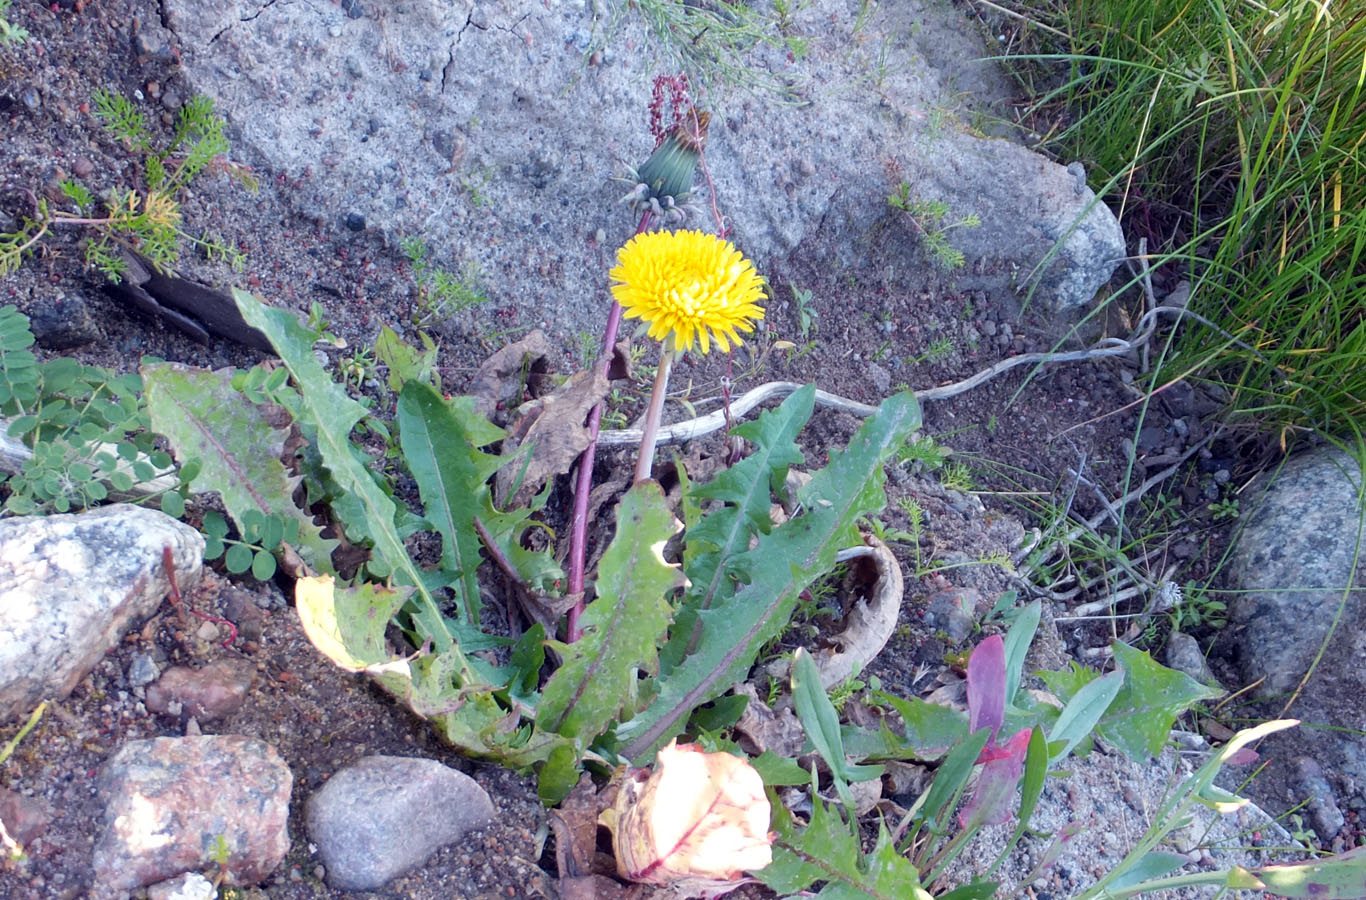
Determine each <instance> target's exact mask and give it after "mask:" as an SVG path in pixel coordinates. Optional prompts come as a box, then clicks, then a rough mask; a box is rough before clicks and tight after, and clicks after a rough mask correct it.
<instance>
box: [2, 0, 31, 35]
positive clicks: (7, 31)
mask: <svg viewBox="0 0 1366 900" xmlns="http://www.w3.org/2000/svg"><path fill="white" fill-rule="evenodd" d="M13 3H14V0H0V44H3V45H4V46H6V47H8V46H10V45H11V44H22V43H23V42H24V41H26V40H28V32H27V31H26V30H24V29H23V28H20V27H19V26H18V25H15V24H14V23H13V22H11V21H9V20H8V19H6V18H5V13H7V12H9V8H10V7H11V6H12V5H13Z"/></svg>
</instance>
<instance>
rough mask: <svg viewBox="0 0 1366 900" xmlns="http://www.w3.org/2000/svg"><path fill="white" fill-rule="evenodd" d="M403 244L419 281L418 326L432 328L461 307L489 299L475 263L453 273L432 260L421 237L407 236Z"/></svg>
mask: <svg viewBox="0 0 1366 900" xmlns="http://www.w3.org/2000/svg"><path fill="white" fill-rule="evenodd" d="M401 246H402V249H403V255H404V256H406V257H407V258H408V264H409V265H410V266H411V267H412V270H413V280H414V281H415V282H417V291H418V297H417V309H416V310H415V311H414V312H413V324H414V325H416V326H417V327H418V328H431V327H432V326H434V325H437V324H439V323H441V322H444V321H445V320H446V319H449V318H450V317H451V316H453V315H455V314H456V313H458V312H460V311H461V310H464V309H468V308H469V307H471V306H475V305H477V304H480V303H487V302H489V297H488V295H487V294H485V293H484V292H483V290H481V289H480V287H479V283H478V276H477V273H476V271H475V270H474V268H473V267H472V266H469V267H466V269H465V274H464V275H463V276H457V275H453V274H451V273H450V272H448V271H446V270H445V269H440V268H437V267H435V266H433V265H432V264H431V261H430V260H429V259H428V251H427V244H426V242H425V241H423V240H422V239H421V238H419V237H408V238H404V240H403V243H402V245H401Z"/></svg>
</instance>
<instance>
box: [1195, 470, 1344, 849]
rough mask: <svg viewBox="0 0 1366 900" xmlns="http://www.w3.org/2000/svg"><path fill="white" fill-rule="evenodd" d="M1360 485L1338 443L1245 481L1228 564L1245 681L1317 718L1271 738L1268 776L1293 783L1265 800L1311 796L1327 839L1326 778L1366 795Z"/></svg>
mask: <svg viewBox="0 0 1366 900" xmlns="http://www.w3.org/2000/svg"><path fill="white" fill-rule="evenodd" d="M1360 485H1361V469H1360V466H1359V465H1358V464H1357V463H1356V462H1355V461H1354V460H1353V459H1352V458H1351V457H1350V456H1349V455H1348V454H1346V453H1343V452H1342V451H1340V450H1337V449H1334V448H1330V447H1321V448H1317V449H1314V450H1310V451H1308V452H1305V453H1302V454H1300V455H1298V456H1295V457H1292V458H1291V459H1290V460H1288V461H1287V462H1286V463H1285V465H1284V466H1283V467H1281V469H1280V470H1279V471H1273V472H1270V473H1268V474H1267V475H1266V476H1265V477H1264V478H1263V479H1262V480H1261V482H1260V483H1258V484H1256V485H1254V486H1253V488H1252V489H1251V490H1247V491H1244V492H1243V497H1242V499H1241V508H1242V518H1243V520H1244V523H1245V524H1244V527H1243V530H1242V532H1241V533H1240V534H1239V535H1238V536H1237V538H1236V543H1235V545H1234V548H1233V553H1232V555H1231V557H1230V559H1229V563H1228V566H1227V567H1226V571H1227V572H1228V573H1229V577H1230V580H1231V582H1232V583H1231V585H1230V586H1231V587H1232V588H1234V589H1235V590H1236V591H1237V593H1235V594H1233V600H1232V602H1231V604H1230V620H1231V623H1232V625H1233V627H1232V628H1230V629H1229V634H1228V635H1227V637H1226V638H1225V640H1227V641H1228V644H1229V647H1228V652H1229V655H1230V656H1232V658H1233V660H1234V662H1236V663H1237V665H1238V666H1239V668H1240V671H1241V674H1242V677H1243V680H1244V682H1245V683H1248V684H1251V683H1253V682H1256V681H1258V680H1259V679H1261V684H1260V685H1259V686H1258V688H1257V695H1258V696H1259V697H1262V698H1264V699H1265V700H1266V701H1267V702H1265V703H1264V704H1262V705H1261V707H1260V708H1259V710H1258V712H1259V714H1261V715H1264V716H1267V717H1276V716H1281V715H1287V714H1288V715H1291V716H1294V717H1295V718H1297V719H1300V720H1302V721H1303V722H1305V723H1306V724H1310V725H1313V726H1316V727H1304V728H1297V729H1294V730H1292V731H1289V732H1284V733H1282V734H1277V735H1273V736H1272V737H1271V738H1270V739H1268V741H1267V744H1266V747H1265V753H1266V754H1267V758H1268V760H1269V761H1270V763H1271V773H1270V774H1271V782H1272V783H1281V784H1284V785H1286V788H1285V790H1284V793H1283V794H1281V795H1279V796H1276V797H1270V798H1267V802H1268V803H1272V804H1285V805H1286V806H1290V805H1294V804H1297V803H1299V802H1302V801H1307V802H1308V803H1309V809H1310V813H1311V819H1312V821H1313V823H1314V825H1315V828H1317V829H1318V830H1319V831H1320V836H1321V837H1322V838H1324V840H1325V841H1327V840H1328V839H1329V838H1331V837H1332V835H1331V834H1328V833H1326V832H1328V831H1331V829H1332V825H1331V823H1332V822H1333V821H1336V817H1334V816H1333V815H1332V809H1331V808H1329V807H1328V806H1326V805H1324V804H1325V803H1326V802H1327V801H1328V800H1330V799H1331V798H1325V797H1323V796H1322V795H1323V790H1324V787H1323V786H1324V785H1325V784H1330V783H1331V786H1332V787H1333V788H1334V789H1335V790H1337V791H1338V792H1339V796H1340V797H1342V798H1343V799H1344V800H1347V799H1350V800H1351V802H1352V803H1353V804H1354V805H1356V804H1360V803H1362V802H1363V798H1366V741H1363V740H1362V739H1361V737H1360V735H1361V733H1362V732H1363V731H1366V666H1363V660H1366V632H1363V630H1362V617H1363V614H1364V613H1366V593H1364V592H1363V591H1362V589H1361V587H1360V585H1361V573H1360V571H1359V567H1358V570H1357V571H1354V570H1353V566H1354V564H1356V563H1357V561H1358V559H1357V556H1358V553H1359V552H1360V551H1361V550H1362V549H1366V548H1362V547H1361V538H1362V532H1361V521H1362V519H1361V517H1362V507H1361V495H1360ZM1349 588H1350V589H1349ZM1339 612H1341V616H1339ZM1330 635H1331V636H1330ZM1325 641H1326V642H1327V643H1326V644H1325ZM1221 643H1222V642H1221ZM1216 649H1219V647H1218V645H1216ZM1320 653H1321V655H1320ZM1311 668H1312V669H1313V674H1312V676H1310V677H1309V679H1308V680H1307V681H1306V680H1305V675H1306V674H1308V673H1309V672H1310V669H1311ZM1292 700H1293V702H1291V701H1292ZM1287 704H1289V706H1288V712H1287ZM1296 757H1304V758H1309V759H1312V760H1314V761H1315V762H1316V763H1317V764H1318V766H1319V767H1321V770H1320V771H1321V773H1327V776H1328V777H1327V779H1325V778H1324V777H1323V776H1322V775H1320V776H1319V777H1318V778H1316V779H1307V780H1306V778H1305V773H1304V772H1303V771H1301V770H1299V769H1296V768H1295V767H1294V766H1293V765H1291V761H1292V760H1294V759H1295V758H1296Z"/></svg>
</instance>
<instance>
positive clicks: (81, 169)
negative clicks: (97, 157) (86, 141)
mask: <svg viewBox="0 0 1366 900" xmlns="http://www.w3.org/2000/svg"><path fill="white" fill-rule="evenodd" d="M71 171H73V172H75V173H76V177H77V178H88V177H89V176H90V173H91V172H93V171H95V164H94V163H93V162H91V161H90V157H88V156H78V157H76V161H75V162H74V163H72V164H71Z"/></svg>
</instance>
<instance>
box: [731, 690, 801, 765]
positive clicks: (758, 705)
mask: <svg viewBox="0 0 1366 900" xmlns="http://www.w3.org/2000/svg"><path fill="white" fill-rule="evenodd" d="M734 691H735V693H736V694H740V695H742V696H745V697H748V698H749V704H748V705H747V706H745V711H744V712H743V713H741V714H740V721H738V722H736V723H735V732H736V734H737V736H738V737H739V739H740V742H741V745H742V746H745V745H746V744H748V746H745V750H746V751H752V752H753V754H754V755H755V756H757V755H759V754H760V753H763V752H764V751H765V750H772V751H773V752H774V753H776V754H777V755H779V756H785V757H787V758H789V759H793V758H795V757H796V756H797V755H799V754H800V753H801V752H802V745H803V744H804V743H805V742H806V733H805V732H804V731H802V724H801V722H799V721H797V717H796V716H795V715H793V713H792V709H791V707H784V708H783V709H782V710H781V711H780V712H774V711H773V710H771V709H769V708H768V706H767V705H766V704H765V703H763V702H762V701H760V700H759V693H758V691H757V690H755V688H754V685H752V684H737V685H736V686H735V687H734Z"/></svg>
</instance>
